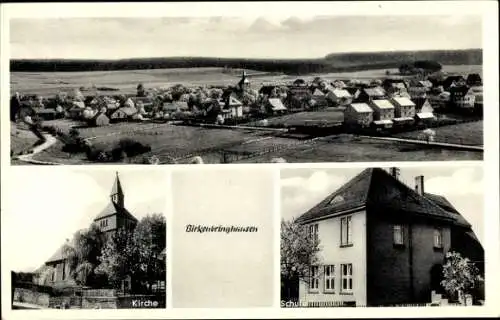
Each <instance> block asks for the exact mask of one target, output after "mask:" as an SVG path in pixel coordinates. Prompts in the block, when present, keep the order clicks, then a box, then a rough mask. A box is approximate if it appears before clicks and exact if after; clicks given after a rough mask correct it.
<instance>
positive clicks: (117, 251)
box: [96, 228, 138, 289]
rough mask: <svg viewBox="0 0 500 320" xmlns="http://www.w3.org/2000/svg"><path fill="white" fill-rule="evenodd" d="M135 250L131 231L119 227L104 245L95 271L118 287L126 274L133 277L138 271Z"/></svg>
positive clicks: (114, 286)
mask: <svg viewBox="0 0 500 320" xmlns="http://www.w3.org/2000/svg"><path fill="white" fill-rule="evenodd" d="M136 250H137V248H136V247H135V246H134V244H133V237H132V233H131V232H130V231H128V230H126V229H123V228H122V229H119V230H118V231H116V233H115V234H114V235H113V236H112V237H111V238H110V241H108V242H107V243H106V245H105V246H104V248H103V250H102V255H101V257H100V262H101V263H100V265H99V266H98V267H97V268H96V272H97V273H99V274H103V275H105V276H106V277H107V278H108V281H109V283H110V284H111V285H112V286H113V288H115V289H119V288H120V287H121V284H122V281H123V280H125V279H126V278H127V276H131V277H133V276H134V274H135V273H137V272H138V270H137V261H136V260H137V252H136Z"/></svg>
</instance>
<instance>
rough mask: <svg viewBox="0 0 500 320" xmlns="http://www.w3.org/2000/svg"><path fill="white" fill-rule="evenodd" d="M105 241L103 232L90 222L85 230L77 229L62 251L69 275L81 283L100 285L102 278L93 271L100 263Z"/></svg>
mask: <svg viewBox="0 0 500 320" xmlns="http://www.w3.org/2000/svg"><path fill="white" fill-rule="evenodd" d="M105 242H106V239H105V236H104V234H103V233H102V232H101V231H100V229H99V228H98V227H97V226H96V225H95V224H92V225H91V227H90V228H89V229H87V230H83V231H79V232H77V233H76V234H75V236H74V237H73V243H72V244H66V245H65V246H64V248H63V252H64V254H65V255H66V257H67V258H68V262H69V268H70V276H71V277H72V278H73V279H75V281H76V283H77V284H81V285H88V286H93V285H102V282H103V280H104V279H103V278H102V277H100V276H99V275H97V274H96V273H95V269H96V267H97V266H98V265H99V264H100V260H99V258H100V256H101V252H102V248H103V247H104V244H105Z"/></svg>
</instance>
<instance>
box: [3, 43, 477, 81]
mask: <svg viewBox="0 0 500 320" xmlns="http://www.w3.org/2000/svg"><path fill="white" fill-rule="evenodd" d="M416 60H433V61H436V62H438V63H440V64H442V65H460V64H464V65H465V64H469V65H472V64H482V62H483V61H482V60H483V59H482V49H467V50H435V51H393V52H363V53H334V54H329V55H327V56H326V57H325V58H319V59H244V58H207V57H167V58H137V59H122V60H64V59H50V60H16V59H14V60H11V61H10V70H11V71H12V72H55V71H60V72H61V71H64V72H72V71H114V70H141V69H169V68H203V67H216V68H217V67H218V68H238V69H251V70H257V71H264V72H279V73H285V74H291V75H300V74H308V73H324V72H346V71H359V70H367V69H391V68H399V67H400V66H401V64H403V63H410V64H411V63H412V62H414V61H416Z"/></svg>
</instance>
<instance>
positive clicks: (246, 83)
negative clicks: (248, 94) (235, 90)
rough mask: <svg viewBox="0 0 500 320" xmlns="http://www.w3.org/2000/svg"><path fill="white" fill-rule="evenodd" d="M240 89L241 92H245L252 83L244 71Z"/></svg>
mask: <svg viewBox="0 0 500 320" xmlns="http://www.w3.org/2000/svg"><path fill="white" fill-rule="evenodd" d="M238 87H239V89H240V90H241V91H244V90H246V89H248V88H249V87H250V81H249V80H248V78H247V73H246V72H245V70H243V74H242V75H241V80H240V82H238Z"/></svg>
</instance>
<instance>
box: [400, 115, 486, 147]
mask: <svg viewBox="0 0 500 320" xmlns="http://www.w3.org/2000/svg"><path fill="white" fill-rule="evenodd" d="M432 130H434V131H435V132H436V136H435V137H434V141H436V142H446V143H455V144H464V145H475V146H480V145H483V121H474V122H467V123H461V124H456V125H450V126H444V127H439V128H433V129H432ZM421 134H422V131H413V132H405V133H400V134H397V135H396V137H398V138H412V139H418V138H419V136H420V135H421Z"/></svg>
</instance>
